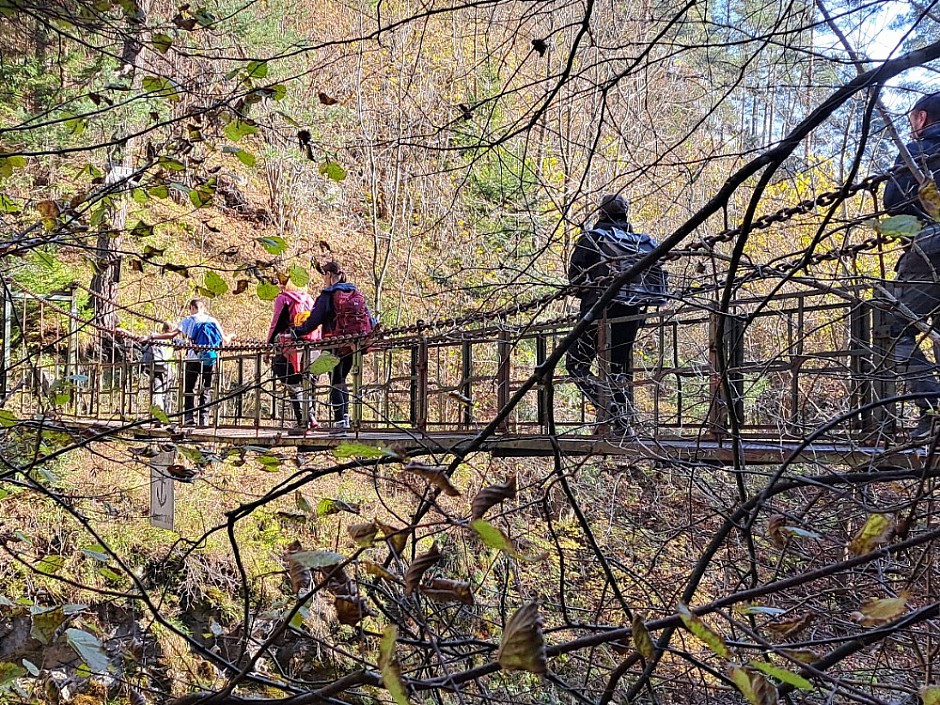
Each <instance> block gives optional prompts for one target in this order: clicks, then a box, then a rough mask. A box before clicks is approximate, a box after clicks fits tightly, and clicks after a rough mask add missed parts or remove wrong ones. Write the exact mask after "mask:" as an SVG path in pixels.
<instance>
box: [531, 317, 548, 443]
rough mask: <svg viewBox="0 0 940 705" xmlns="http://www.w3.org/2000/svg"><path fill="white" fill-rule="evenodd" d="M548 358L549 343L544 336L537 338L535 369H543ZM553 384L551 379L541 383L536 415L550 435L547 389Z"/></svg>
mask: <svg viewBox="0 0 940 705" xmlns="http://www.w3.org/2000/svg"><path fill="white" fill-rule="evenodd" d="M547 357H548V343H547V341H546V340H545V336H544V335H543V334H541V333H540V334H539V335H537V336H535V367H536V369H539V370H540V369H542V365H544V364H545V358H547ZM549 384H551V379H547V380H545V379H543V380H542V381H541V382H540V383H539V387H538V389H539V391H538V401H537V409H536V413H537V414H538V422H539V429H540V430H541V432H542V433H548V414H549V412H550V409H549V408H548V393H547V391H546V387H547V386H548V385H549Z"/></svg>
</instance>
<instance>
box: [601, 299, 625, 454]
mask: <svg viewBox="0 0 940 705" xmlns="http://www.w3.org/2000/svg"><path fill="white" fill-rule="evenodd" d="M632 362H633V361H632V360H630V361H629V364H632ZM597 378H598V380H599V384H598V385H597V386H598V389H597V396H598V401H599V402H600V404H601V405H600V408H599V409H598V410H597V421H598V427H599V428H598V430H599V431H600V432H601V433H602V434H603V435H604V436H607V435H609V433H610V390H611V384H612V380H611V379H610V321H609V320H608V319H607V311H606V310H605V311H604V314H603V315H602V316H601V318H600V320H599V321H598V322H597Z"/></svg>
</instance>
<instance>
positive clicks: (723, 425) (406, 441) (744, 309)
mask: <svg viewBox="0 0 940 705" xmlns="http://www.w3.org/2000/svg"><path fill="white" fill-rule="evenodd" d="M885 178H886V175H877V176H872V177H869V178H867V179H865V180H863V181H861V182H858V183H857V184H850V185H846V186H844V187H842V188H840V189H838V190H836V191H832V192H828V193H823V194H820V195H818V196H817V197H816V198H814V199H811V200H805V201H802V202H800V203H798V204H796V205H794V206H788V207H786V208H784V209H782V210H780V211H777V212H774V213H770V214H768V215H765V216H763V217H761V218H758V219H757V220H756V221H754V222H753V223H752V224H751V226H750V228H749V231H753V230H759V229H766V228H771V227H774V226H775V225H778V224H780V223H786V222H787V221H789V220H791V219H793V218H795V217H797V216H800V215H805V214H809V213H811V212H812V211H813V210H814V209H816V208H818V207H821V206H826V207H829V206H835V205H837V204H839V203H841V202H843V201H844V200H845V199H847V198H850V197H852V196H854V195H856V194H860V193H867V192H869V191H873V190H874V189H876V188H877V187H878V185H879V184H880V183H881V182H882V181H884V180H885ZM741 233H742V229H741V227H740V226H739V227H734V228H728V229H726V230H724V231H721V232H719V233H717V234H715V235H711V236H708V237H706V238H703V239H702V240H700V241H698V242H694V243H691V244H690V245H689V246H688V247H687V248H686V249H684V250H682V251H681V252H679V251H677V252H672V253H669V255H668V256H667V259H669V260H671V261H673V262H685V266H686V268H687V269H691V268H693V267H692V265H691V263H692V262H693V261H696V260H698V262H699V271H701V262H703V261H707V262H710V263H712V264H714V262H715V257H716V247H718V246H719V245H721V244H722V243H727V242H731V241H733V240H734V238H736V237H738V236H739V235H741ZM884 244H885V238H883V237H880V236H877V235H876V236H873V237H870V238H867V239H865V240H862V241H860V242H854V243H852V244H844V245H842V246H840V247H830V248H828V249H827V248H824V247H818V248H814V249H812V250H811V251H808V252H796V253H794V255H793V256H791V257H789V259H786V258H783V259H780V260H778V261H776V262H775V263H774V264H770V265H767V264H762V265H753V266H750V267H749V268H747V269H745V270H744V272H743V273H742V275H741V276H740V277H738V279H737V281H736V282H735V287H736V290H737V291H738V296H737V298H736V299H735V300H734V301H733V302H732V304H731V306H730V307H728V308H727V310H721V309H720V307H719V306H718V292H719V291H720V290H721V287H722V286H724V284H725V283H724V282H722V281H720V277H718V278H716V281H715V283H713V284H711V285H704V284H703V283H702V282H701V278H700V277H698V278H696V277H694V276H691V277H690V276H684V277H683V276H679V277H678V280H679V281H681V282H682V283H683V284H684V286H683V287H681V288H680V290H679V291H678V292H677V294H676V296H675V297H674V298H675V301H674V302H673V304H672V305H670V306H666V307H663V308H660V309H653V310H650V311H648V312H647V313H646V315H644V316H643V318H644V326H643V328H642V330H641V332H640V335H639V337H638V339H637V343H636V346H635V348H634V354H633V361H632V363H633V364H632V369H633V373H632V374H631V375H630V377H629V378H628V379H622V378H618V379H615V378H614V377H613V376H612V375H610V374H609V364H608V361H607V359H606V355H605V354H604V346H605V340H606V337H607V336H606V331H607V330H608V326H609V323H610V321H606V320H602V321H601V322H600V324H599V339H600V340H599V342H600V346H599V347H600V349H601V354H600V359H599V361H598V368H599V369H598V376H599V378H600V381H601V386H602V388H605V389H607V390H608V392H609V390H612V389H614V388H615V387H619V388H626V389H627V390H628V392H629V396H630V397H631V398H632V400H633V404H634V407H635V408H636V412H637V423H636V433H634V434H631V435H624V434H618V433H616V432H615V430H614V428H613V427H612V426H611V425H610V424H608V423H606V421H605V419H604V418H596V414H595V410H594V409H592V408H591V407H590V406H589V405H587V404H586V402H585V400H584V398H583V396H582V394H581V392H580V391H579V389H578V388H577V386H576V385H575V384H574V381H573V380H572V379H571V378H570V377H567V376H566V375H565V373H564V368H563V365H558V366H556V367H555V369H554V370H553V371H552V374H551V375H550V376H542V377H540V379H539V380H538V383H536V384H533V385H531V386H530V388H529V389H528V391H527V392H526V393H525V394H524V395H522V396H521V398H519V399H517V400H516V401H517V402H518V403H515V404H514V406H513V407H512V410H511V412H510V413H508V414H500V413H499V412H500V411H501V410H503V409H506V408H507V405H509V402H510V399H512V398H513V397H514V395H516V393H517V392H518V391H519V390H520V388H521V387H522V385H523V383H524V382H525V381H526V380H528V379H529V378H530V377H531V376H532V374H533V372H534V371H535V370H537V369H542V367H543V365H544V363H545V362H546V360H547V359H548V357H549V356H550V355H551V353H552V351H553V350H554V349H555V348H556V346H557V345H558V344H559V342H560V341H561V340H563V339H564V337H565V336H566V335H567V334H568V333H569V331H570V329H571V326H572V325H573V323H574V318H573V317H571V316H560V317H559V316H557V315H556V317H555V318H546V315H547V314H546V313H545V312H546V311H552V310H554V311H555V312H556V314H557V307H556V308H555V309H552V308H551V306H550V305H551V304H553V303H556V302H558V301H559V300H561V299H563V298H564V297H565V296H566V295H567V294H569V293H571V292H570V291H569V290H568V289H566V288H559V289H557V290H555V291H551V292H549V293H547V294H545V295H544V296H542V297H538V298H534V299H531V300H529V301H527V302H524V303H522V304H515V305H512V306H507V307H505V308H503V309H500V310H497V311H490V312H477V313H473V314H469V315H467V316H464V317H453V318H449V319H445V320H439V321H435V322H432V323H418V324H414V325H408V326H403V327H400V328H396V329H392V330H387V331H384V332H383V334H382V335H380V336H378V337H377V338H376V339H374V340H372V341H370V342H369V348H368V351H367V352H365V353H364V352H363V351H362V349H361V347H360V348H357V352H356V354H355V364H354V367H353V371H352V375H351V387H352V390H351V391H352V408H351V412H352V422H353V428H352V429H351V430H350V431H349V432H348V433H347V434H344V435H339V434H337V433H335V432H331V431H330V429H328V428H324V429H322V430H315V431H308V432H307V433H304V434H297V433H292V432H291V428H290V425H291V421H289V420H288V419H292V416H291V414H290V413H288V410H289V403H288V400H287V399H286V398H285V397H284V392H283V389H282V388H280V386H279V384H278V383H277V382H276V381H275V380H274V379H273V377H272V375H271V373H270V369H269V365H268V362H267V357H268V356H269V355H270V353H271V352H272V349H271V346H269V345H266V344H262V343H250V342H248V343H240V344H239V345H235V346H227V347H226V348H224V349H223V350H222V351H221V355H220V358H219V362H218V371H217V374H216V375H215V381H214V384H215V389H214V390H213V399H214V401H213V403H212V405H211V408H210V409H209V412H210V418H211V423H210V424H209V426H208V427H203V428H195V429H186V430H185V432H184V431H183V430H182V429H180V428H179V427H178V426H177V425H176V424H175V423H174V422H177V421H179V419H180V417H181V414H180V412H179V410H180V409H181V408H182V398H181V397H182V394H181V389H180V385H179V379H178V378H177V382H176V384H175V385H174V386H172V388H171V389H170V394H169V396H170V398H171V400H170V403H169V406H168V408H167V409H166V412H167V415H168V417H169V420H170V423H169V424H154V423H153V415H152V413H151V409H152V406H153V401H154V399H153V391H152V389H151V385H150V377H149V376H148V375H147V373H146V372H147V371H146V370H145V369H142V367H141V365H140V363H139V362H137V361H136V360H135V359H133V356H131V355H125V356H118V358H119V359H118V361H114V360H113V359H111V360H106V359H104V357H103V356H102V355H101V354H100V352H99V354H98V356H97V358H96V357H95V354H94V353H91V354H88V353H85V352H83V351H84V350H87V349H89V346H88V345H87V344H86V343H87V341H88V340H89V338H92V337H94V336H95V335H101V334H102V333H107V331H100V330H96V329H95V326H94V323H93V322H91V321H84V320H82V319H81V318H80V317H79V316H78V305H77V296H78V293H79V290H78V289H76V290H75V291H74V292H73V293H72V295H71V296H39V295H36V294H33V293H32V292H28V291H17V290H16V289H14V288H12V287H6V294H5V296H4V299H3V329H2V334H3V339H2V340H3V342H2V372H0V395H2V397H0V398H2V399H3V404H4V405H5V408H7V409H8V410H10V411H11V412H13V413H15V414H16V415H17V417H18V418H30V419H33V423H37V424H45V425H46V426H48V427H49V428H59V429H66V430H71V431H80V432H82V433H84V434H85V435H86V436H88V435H89V434H90V435H91V436H94V435H96V434H101V435H120V436H123V437H128V438H135V439H161V438H169V439H174V440H188V441H192V442H198V443H218V444H226V445H236V446H239V445H240V446H254V447H259V448H269V447H282V446H293V447H297V448H300V449H302V450H306V451H318V450H330V449H335V448H336V447H337V446H338V445H342V444H343V443H347V442H348V441H349V439H350V438H355V439H357V440H360V441H366V442H369V443H372V444H376V445H384V446H387V447H389V448H396V449H400V450H402V451H404V452H408V451H413V450H415V449H419V448H420V449H422V450H423V451H431V452H437V453H441V454H447V453H454V452H458V453H459V452H461V451H462V450H463V449H465V448H468V447H471V446H472V447H473V448H474V449H478V450H483V451H488V452H492V453H494V454H502V455H525V456H529V455H549V454H554V453H562V454H566V455H618V456H625V457H627V458H640V457H642V458H653V459H661V460H665V461H677V462H707V463H715V464H729V463H731V462H732V461H734V460H737V461H738V462H745V463H749V464H777V463H781V462H787V461H799V462H803V463H805V462H810V463H812V462H819V463H828V464H836V465H839V466H847V467H861V466H872V465H874V466H879V467H883V466H896V465H900V466H905V467H911V466H921V465H922V464H923V463H924V462H925V458H926V457H927V456H926V454H925V452H924V450H923V449H922V448H916V447H913V446H912V444H905V435H904V432H903V430H902V429H903V424H904V421H903V419H904V417H905V414H906V413H907V412H908V411H909V408H908V407H905V405H904V404H899V403H898V402H896V401H895V397H896V396H897V394H898V388H897V381H896V372H895V370H894V365H893V363H892V362H891V360H890V348H891V345H892V341H891V340H889V339H888V338H887V326H886V325H885V321H886V316H887V315H888V311H887V309H886V308H885V306H884V305H879V304H878V303H877V300H878V296H877V293H878V291H877V290H878V284H877V283H876V284H875V285H874V288H872V287H871V286H870V285H868V284H867V283H866V282H865V280H864V277H857V278H856V281H857V282H858V283H856V284H854V285H850V286H846V285H844V283H843V284H842V285H839V286H827V285H824V284H820V282H819V281H817V280H813V279H809V278H800V277H797V276H795V274H796V273H797V272H798V271H800V270H802V269H804V268H807V267H810V266H813V265H819V264H823V263H828V262H833V263H839V262H844V261H845V260H846V259H847V258H850V259H851V258H857V257H859V256H864V255H866V254H871V253H873V252H874V251H875V250H876V249H877V250H879V254H880V248H881V247H882V246H883V245H884ZM718 259H719V260H720V257H719V258H718ZM675 274H676V272H675V271H674V272H673V275H675ZM86 291H87V289H86ZM127 310H129V311H130V309H127ZM132 313H134V314H135V315H140V314H139V312H133V311H132ZM145 318H146V316H145ZM83 340H84V341H85V343H83ZM352 342H355V341H352ZM334 344H335V341H334ZM92 348H93V346H92ZM316 349H317V348H316V345H310V346H309V348H308V353H307V354H308V355H310V356H311V357H312V354H313V353H314V351H315V350H316ZM99 351H100V346H99ZM184 352H185V351H184V350H177V356H178V359H177V361H176V363H175V364H176V367H177V369H180V367H179V366H180V363H181V362H182V356H183V354H184ZM325 379H326V378H325V377H323V378H322V379H318V378H317V377H316V376H314V375H312V374H308V375H306V380H305V385H306V395H307V398H308V399H309V400H311V401H312V402H313V404H314V408H315V410H316V411H318V412H319V415H320V416H321V417H322V416H327V415H328V404H327V401H326V397H327V394H328V384H327V382H326V381H325ZM527 386H529V385H527ZM498 414H499V415H500V416H501V417H504V418H502V420H501V422H500V423H499V424H498V425H496V426H495V427H494V428H491V429H490V430H492V431H494V432H493V433H489V434H486V436H485V437H483V436H481V435H480V432H481V430H483V429H484V428H487V427H489V426H491V422H493V420H494V419H495V418H497V415H498Z"/></svg>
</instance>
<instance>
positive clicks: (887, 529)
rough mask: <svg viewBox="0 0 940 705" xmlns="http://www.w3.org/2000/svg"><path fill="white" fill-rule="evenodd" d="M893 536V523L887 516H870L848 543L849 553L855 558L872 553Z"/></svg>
mask: <svg viewBox="0 0 940 705" xmlns="http://www.w3.org/2000/svg"><path fill="white" fill-rule="evenodd" d="M893 534H894V522H893V521H892V520H891V517H890V516H888V515H887V514H871V515H869V517H868V519H867V520H866V521H865V524H864V526H862V528H861V529H859V530H858V533H857V534H855V538H853V539H852V541H851V542H850V543H849V551H851V552H852V553H853V554H855V555H856V556H861V555H862V554H865V553H870V552H872V551H874V550H875V549H876V548H877V547H878V546H880V545H882V544H884V543H887V542H888V541H890V540H891V536H892V535H893Z"/></svg>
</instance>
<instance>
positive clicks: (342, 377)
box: [293, 261, 371, 429]
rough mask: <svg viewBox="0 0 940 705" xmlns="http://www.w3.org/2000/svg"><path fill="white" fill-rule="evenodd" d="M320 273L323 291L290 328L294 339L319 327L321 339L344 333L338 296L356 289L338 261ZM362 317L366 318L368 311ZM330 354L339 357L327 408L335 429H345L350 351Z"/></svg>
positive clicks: (347, 407)
mask: <svg viewBox="0 0 940 705" xmlns="http://www.w3.org/2000/svg"><path fill="white" fill-rule="evenodd" d="M322 271H323V289H322V291H320V295H319V296H317V299H316V301H315V302H314V304H313V310H312V311H311V312H310V316H309V317H308V318H307V320H306V321H304V322H303V324H302V325H300V326H297V327H296V328H294V329H293V330H294V334H295V335H297V336H303V335H306V334H307V333H310V332H311V331H313V330H315V329H316V328H317V326H322V330H323V338H329V337H331V335H345V334H346V332H345V331H338V330H337V306H336V301H337V295H341V294H342V293H343V292H346V293H352V292H357V291H358V290H357V289H356V287H355V286H354V285H353V284H350V283H349V282H347V281H346V272H344V271H343V269H342V267H340V265H339V263H338V262H335V261H331V262H327V263H326V264H325V265H323V269H322ZM363 305H364V304H363ZM365 314H366V315H368V311H366V312H365ZM370 327H371V325H370ZM333 354H334V355H336V356H337V357H338V358H339V364H337V365H336V367H334V368H333V369H332V370H331V371H330V406H331V407H332V408H333V420H334V426H335V427H336V428H338V429H347V428H349V386H348V385H347V384H346V377H348V376H349V372H350V371H351V370H352V365H353V348H352V347H351V346H348V345H347V346H340V347H338V348H336V349H334V350H333Z"/></svg>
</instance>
